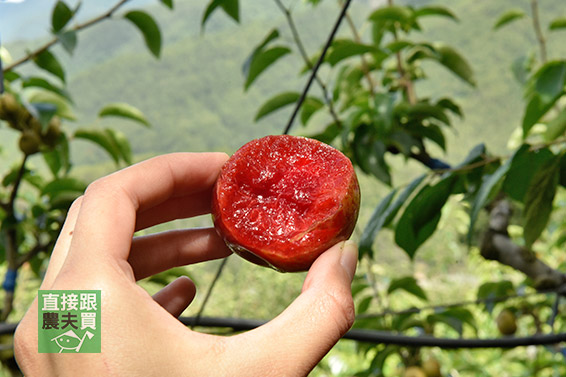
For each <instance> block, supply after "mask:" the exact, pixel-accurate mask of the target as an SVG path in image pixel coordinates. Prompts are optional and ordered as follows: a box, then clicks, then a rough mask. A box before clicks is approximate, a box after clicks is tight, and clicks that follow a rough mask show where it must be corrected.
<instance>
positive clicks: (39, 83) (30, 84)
mask: <svg viewBox="0 0 566 377" xmlns="http://www.w3.org/2000/svg"><path fill="white" fill-rule="evenodd" d="M22 87H23V88H42V89H45V90H47V91H50V92H53V93H55V94H57V95H59V96H61V97H64V98H65V99H66V100H67V101H68V102H70V103H72V100H71V96H70V94H69V92H68V91H67V90H65V89H63V88H60V87H58V86H56V85H54V84H52V83H50V82H49V81H47V80H46V79H44V78H42V77H29V78H27V79H24V80H22Z"/></svg>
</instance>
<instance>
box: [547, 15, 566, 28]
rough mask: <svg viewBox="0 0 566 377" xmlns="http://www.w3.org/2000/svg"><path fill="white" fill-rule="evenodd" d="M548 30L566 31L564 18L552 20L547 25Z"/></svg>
mask: <svg viewBox="0 0 566 377" xmlns="http://www.w3.org/2000/svg"><path fill="white" fill-rule="evenodd" d="M548 29H549V30H559V29H566V17H560V18H556V19H554V20H552V21H551V22H550V25H548Z"/></svg>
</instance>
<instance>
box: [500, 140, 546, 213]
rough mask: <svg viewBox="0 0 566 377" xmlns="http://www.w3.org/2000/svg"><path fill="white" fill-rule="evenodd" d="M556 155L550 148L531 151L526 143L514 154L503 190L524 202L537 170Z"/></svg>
mask: <svg viewBox="0 0 566 377" xmlns="http://www.w3.org/2000/svg"><path fill="white" fill-rule="evenodd" d="M554 157H555V156H554V153H552V152H551V151H550V149H548V148H542V149H537V150H536V151H531V150H530V145H528V144H524V145H523V146H521V148H519V149H518V150H517V152H516V153H514V154H513V158H512V159H511V166H510V167H509V171H508V172H507V176H506V177H505V180H504V181H503V191H505V192H506V193H507V195H509V196H510V197H511V198H512V199H514V200H517V201H519V202H523V201H524V200H525V195H526V194H527V190H528V188H529V186H530V185H531V182H533V177H534V176H535V174H536V172H537V171H539V170H540V169H541V168H542V167H543V166H545V165H546V164H547V163H548V162H549V161H551V160H553V159H554Z"/></svg>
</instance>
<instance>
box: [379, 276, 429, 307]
mask: <svg viewBox="0 0 566 377" xmlns="http://www.w3.org/2000/svg"><path fill="white" fill-rule="evenodd" d="M399 289H400V290H403V291H406V292H408V293H410V294H412V295H414V296H415V297H418V298H420V299H422V300H424V301H427V300H428V298H427V297H426V293H425V291H424V290H423V289H422V288H421V287H420V286H419V283H418V282H417V280H416V279H415V278H414V277H412V276H406V277H403V278H399V279H394V280H392V281H391V283H390V284H389V288H388V289H387V293H388V294H391V293H393V292H395V291H397V290H399Z"/></svg>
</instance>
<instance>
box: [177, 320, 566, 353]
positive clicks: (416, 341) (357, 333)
mask: <svg viewBox="0 0 566 377" xmlns="http://www.w3.org/2000/svg"><path fill="white" fill-rule="evenodd" d="M179 320H180V321H181V322H182V323H183V324H185V325H190V326H194V325H195V323H196V318H195V317H181V318H179ZM198 323H199V324H198V326H201V327H216V328H230V329H232V330H233V331H246V330H251V329H254V328H256V327H259V326H261V325H264V324H265V323H267V321H262V320H257V319H242V318H218V317H204V318H199V319H198ZM342 339H349V340H354V341H358V342H367V343H376V344H393V345H398V346H407V347H440V348H445V349H458V348H466V349H468V348H516V347H524V346H530V345H536V346H542V345H550V344H557V343H561V342H566V333H561V334H546V335H533V336H526V337H520V338H519V337H503V338H491V339H464V338H458V339H456V338H437V337H433V336H408V335H402V334H398V333H394V332H389V331H377V330H364V329H352V330H350V331H348V332H347V333H346V334H345V335H344V336H343V337H342Z"/></svg>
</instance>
